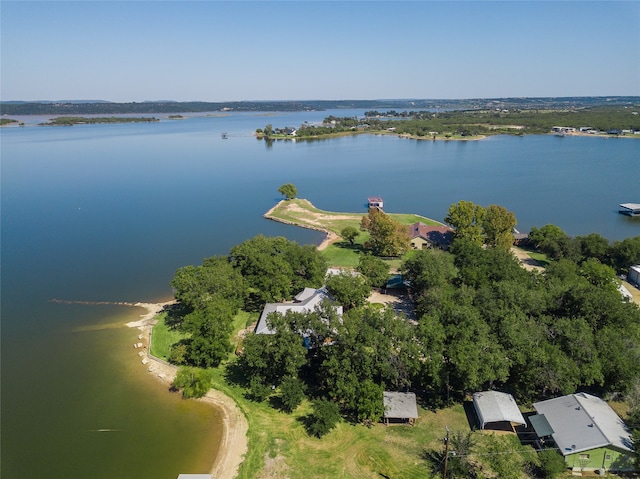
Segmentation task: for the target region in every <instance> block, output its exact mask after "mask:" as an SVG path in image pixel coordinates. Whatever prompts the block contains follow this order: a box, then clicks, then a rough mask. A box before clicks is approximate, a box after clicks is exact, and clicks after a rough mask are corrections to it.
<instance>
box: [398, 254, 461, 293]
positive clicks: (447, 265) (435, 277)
mask: <svg viewBox="0 0 640 479" xmlns="http://www.w3.org/2000/svg"><path fill="white" fill-rule="evenodd" d="M407 256H409V257H408V258H406V259H405V260H404V262H403V263H402V265H401V267H400V271H401V272H402V275H403V277H405V278H406V279H407V280H408V281H409V282H410V283H411V288H412V289H414V290H415V291H417V292H418V294H421V293H423V292H424V291H426V290H428V289H430V288H434V287H437V286H443V285H445V284H447V283H449V282H451V281H452V280H453V279H454V278H455V277H456V276H457V274H458V269H457V268H456V267H455V265H454V263H453V260H454V257H453V256H452V255H451V254H449V253H445V252H444V251H441V250H437V249H423V250H418V251H414V252H412V254H411V255H407Z"/></svg>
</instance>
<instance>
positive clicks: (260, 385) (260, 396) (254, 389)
mask: <svg viewBox="0 0 640 479" xmlns="http://www.w3.org/2000/svg"><path fill="white" fill-rule="evenodd" d="M271 391H272V389H271V386H269V385H268V384H265V382H264V380H263V379H262V378H260V377H259V376H252V377H251V380H250V381H249V388H248V389H247V397H248V398H249V399H251V400H252V401H256V402H264V401H265V400H266V399H267V398H268V397H269V396H271Z"/></svg>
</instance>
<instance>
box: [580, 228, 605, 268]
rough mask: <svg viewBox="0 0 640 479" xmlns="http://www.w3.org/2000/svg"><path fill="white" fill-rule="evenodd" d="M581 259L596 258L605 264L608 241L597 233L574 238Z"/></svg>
mask: <svg viewBox="0 0 640 479" xmlns="http://www.w3.org/2000/svg"><path fill="white" fill-rule="evenodd" d="M576 241H577V242H578V244H579V245H580V252H581V253H582V257H583V258H596V259H597V260H599V261H600V262H601V263H605V262H606V259H607V253H608V252H609V240H608V239H607V238H604V237H603V236H602V235H600V234H598V233H590V234H588V235H586V236H576Z"/></svg>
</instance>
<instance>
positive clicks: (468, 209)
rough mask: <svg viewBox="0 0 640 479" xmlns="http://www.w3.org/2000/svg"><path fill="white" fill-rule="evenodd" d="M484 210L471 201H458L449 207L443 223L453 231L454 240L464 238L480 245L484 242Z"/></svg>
mask: <svg viewBox="0 0 640 479" xmlns="http://www.w3.org/2000/svg"><path fill="white" fill-rule="evenodd" d="M484 217H485V210H484V208H483V207H482V206H480V205H476V204H474V203H472V202H471V201H464V200H461V201H458V202H457V203H454V204H452V205H451V206H450V207H449V211H448V212H447V216H445V218H444V221H445V223H447V224H448V225H449V226H451V227H452V228H453V229H454V230H455V231H454V233H453V236H454V238H466V239H468V240H470V241H472V242H473V243H476V244H478V245H482V244H483V242H484V238H483V234H482V224H483V222H484Z"/></svg>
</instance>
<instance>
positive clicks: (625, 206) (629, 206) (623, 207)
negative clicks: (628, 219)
mask: <svg viewBox="0 0 640 479" xmlns="http://www.w3.org/2000/svg"><path fill="white" fill-rule="evenodd" d="M618 212H619V213H620V214H623V215H627V216H640V203H622V204H620V210H619V211H618Z"/></svg>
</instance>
